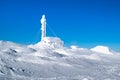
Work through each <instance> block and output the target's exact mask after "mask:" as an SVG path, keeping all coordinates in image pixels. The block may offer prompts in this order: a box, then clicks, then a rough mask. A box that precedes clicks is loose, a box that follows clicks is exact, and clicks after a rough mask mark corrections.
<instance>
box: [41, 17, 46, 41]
mask: <svg viewBox="0 0 120 80" xmlns="http://www.w3.org/2000/svg"><path fill="white" fill-rule="evenodd" d="M41 24H42V25H41V31H42V34H41V41H42V40H43V38H44V37H46V18H45V15H42V18H41Z"/></svg>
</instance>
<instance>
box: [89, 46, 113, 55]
mask: <svg viewBox="0 0 120 80" xmlns="http://www.w3.org/2000/svg"><path fill="white" fill-rule="evenodd" d="M90 50H91V51H94V52H98V53H104V54H112V53H111V52H110V49H109V47H107V46H96V47H94V48H91V49H90Z"/></svg>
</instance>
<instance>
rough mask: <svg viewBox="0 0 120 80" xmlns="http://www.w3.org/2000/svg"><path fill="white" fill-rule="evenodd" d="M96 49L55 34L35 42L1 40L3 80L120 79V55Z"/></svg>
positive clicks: (1, 71) (0, 71)
mask: <svg viewBox="0 0 120 80" xmlns="http://www.w3.org/2000/svg"><path fill="white" fill-rule="evenodd" d="M93 49H94V50H95V48H93ZM94 50H89V49H85V48H79V47H76V46H71V47H70V48H69V47H64V44H63V41H61V40H60V39H59V38H54V37H46V38H45V39H43V41H41V42H39V43H38V44H35V45H20V44H16V43H13V42H4V41H0V80H120V54H118V53H115V52H114V53H113V52H111V53H112V55H109V54H101V53H100V52H97V51H94ZM101 50H102V49H101ZM104 50H105V48H104ZM107 50H108V48H107ZM109 51H110V50H109Z"/></svg>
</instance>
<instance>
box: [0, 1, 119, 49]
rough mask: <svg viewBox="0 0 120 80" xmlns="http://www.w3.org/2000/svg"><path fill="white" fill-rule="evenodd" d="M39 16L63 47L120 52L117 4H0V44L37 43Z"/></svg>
mask: <svg viewBox="0 0 120 80" xmlns="http://www.w3.org/2000/svg"><path fill="white" fill-rule="evenodd" d="M42 14H45V15H46V18H47V23H48V27H52V29H53V30H54V32H55V34H56V35H57V36H58V37H60V38H61V39H62V40H64V42H65V44H66V45H71V44H77V45H79V46H80V47H86V48H89V47H93V46H96V45H106V46H110V47H111V48H112V49H114V50H119V51H120V0H0V40H4V41H13V42H17V43H22V44H34V43H37V42H38V41H39V40H40V31H39V30H40V25H41V24H40V18H41V16H42ZM47 35H48V36H54V35H53V34H52V32H51V31H50V29H48V28H47Z"/></svg>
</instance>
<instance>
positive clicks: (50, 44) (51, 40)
mask: <svg viewBox="0 0 120 80" xmlns="http://www.w3.org/2000/svg"><path fill="white" fill-rule="evenodd" d="M40 22H41V33H42V34H41V41H40V42H38V43H37V44H35V47H36V48H45V49H46V48H51V49H59V48H63V45H64V42H63V41H62V40H61V39H60V38H58V37H47V36H46V18H45V15H42V18H41V20H40Z"/></svg>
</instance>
